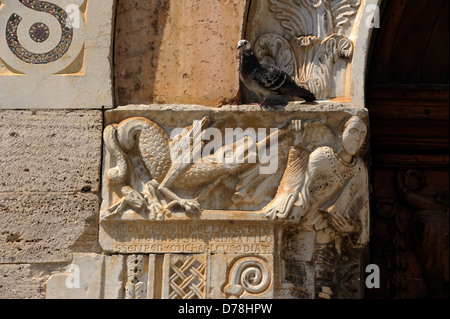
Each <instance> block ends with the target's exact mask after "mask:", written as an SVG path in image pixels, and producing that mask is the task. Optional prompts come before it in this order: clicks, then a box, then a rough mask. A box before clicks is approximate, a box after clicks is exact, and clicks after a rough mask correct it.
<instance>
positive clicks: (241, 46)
mask: <svg viewBox="0 0 450 319" xmlns="http://www.w3.org/2000/svg"><path fill="white" fill-rule="evenodd" d="M237 49H238V50H241V51H250V50H251V49H252V46H251V45H250V42H248V41H247V40H239V42H238V47H237Z"/></svg>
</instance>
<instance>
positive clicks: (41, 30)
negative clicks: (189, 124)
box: [30, 22, 50, 43]
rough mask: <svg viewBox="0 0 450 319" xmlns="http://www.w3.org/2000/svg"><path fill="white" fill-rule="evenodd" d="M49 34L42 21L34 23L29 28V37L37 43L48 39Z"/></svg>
mask: <svg viewBox="0 0 450 319" xmlns="http://www.w3.org/2000/svg"><path fill="white" fill-rule="evenodd" d="M49 35H50V30H49V28H48V27H47V25H45V24H44V23H41V22H38V23H35V24H33V25H32V26H31V28H30V37H31V38H32V39H33V40H34V41H35V42H37V43H41V42H44V41H45V40H47V39H48V37H49Z"/></svg>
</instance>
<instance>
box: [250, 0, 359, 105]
mask: <svg viewBox="0 0 450 319" xmlns="http://www.w3.org/2000/svg"><path fill="white" fill-rule="evenodd" d="M359 8H360V1H359V0H335V1H332V0H314V1H312V0H311V1H294V0H269V6H268V10H269V14H272V15H273V18H274V21H276V22H278V23H279V26H280V28H281V30H282V32H281V33H280V31H276V30H274V32H273V33H266V34H263V35H260V36H259V38H257V39H255V40H254V44H253V46H254V47H255V48H262V49H259V50H255V55H256V56H257V57H258V58H259V60H266V61H268V62H271V63H273V64H275V65H276V66H278V67H279V68H280V69H282V70H283V71H285V72H287V73H288V74H289V75H291V76H292V77H293V78H294V79H295V80H296V82H297V84H298V85H301V86H304V87H305V88H307V89H309V90H310V91H311V92H313V93H314V94H315V95H316V97H317V98H318V99H326V98H329V97H331V96H332V93H333V92H332V90H333V85H334V83H333V78H334V76H335V65H336V64H337V63H338V62H339V61H341V60H342V61H344V62H350V61H351V58H352V55H353V51H354V47H353V46H354V44H353V41H352V40H351V39H350V38H349V33H350V32H349V30H350V29H351V28H352V22H353V20H354V18H355V16H356V14H357V12H358V10H359ZM277 32H278V33H277ZM340 67H342V66H340Z"/></svg>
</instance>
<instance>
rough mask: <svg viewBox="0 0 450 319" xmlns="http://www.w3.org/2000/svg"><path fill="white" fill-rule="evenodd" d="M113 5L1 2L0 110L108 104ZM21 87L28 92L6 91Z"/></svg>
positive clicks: (83, 0) (63, 0) (88, 0)
mask: <svg viewBox="0 0 450 319" xmlns="http://www.w3.org/2000/svg"><path fill="white" fill-rule="evenodd" d="M113 6H114V1H112V0H108V1H99V0H75V1H74V0H70V1H69V0H55V1H52V2H48V1H38V0H2V1H0V43H1V45H0V85H1V86H2V88H4V90H2V93H3V94H2V98H1V102H0V108H5V109H6V108H8V109H13V108H22V109H23V108H101V107H102V106H105V107H111V106H112V91H111V67H110V61H109V56H110V51H111V50H110V49H111V48H110V47H111V25H112V21H113V19H112V17H113ZM23 87H27V90H28V92H27V94H21V95H18V94H14V93H10V92H16V91H18V90H20V89H21V88H23ZM44 88H45V89H44ZM49 88H50V90H49ZM3 95H4V96H3Z"/></svg>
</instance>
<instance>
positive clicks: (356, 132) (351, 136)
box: [342, 117, 367, 156]
mask: <svg viewBox="0 0 450 319" xmlns="http://www.w3.org/2000/svg"><path fill="white" fill-rule="evenodd" d="M366 135H367V127H366V125H365V124H364V122H363V121H362V120H361V119H359V118H355V117H353V118H351V119H350V120H349V121H347V123H346V125H345V129H344V132H343V133H342V146H343V147H344V150H345V151H346V152H347V153H348V154H350V155H352V156H353V155H355V154H356V153H357V152H358V151H359V149H360V148H361V146H362V145H363V143H364V140H365V139H366Z"/></svg>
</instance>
